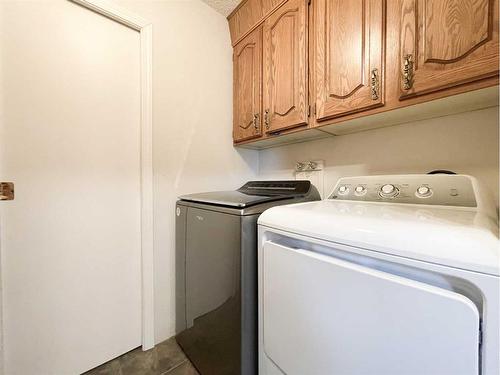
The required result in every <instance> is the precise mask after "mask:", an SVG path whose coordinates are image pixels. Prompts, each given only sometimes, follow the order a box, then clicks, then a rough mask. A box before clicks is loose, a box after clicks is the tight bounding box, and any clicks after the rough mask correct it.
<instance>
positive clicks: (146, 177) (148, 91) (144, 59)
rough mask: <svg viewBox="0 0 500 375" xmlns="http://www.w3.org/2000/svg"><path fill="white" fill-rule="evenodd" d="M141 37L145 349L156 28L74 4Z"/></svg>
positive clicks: (85, 2) (89, 4) (113, 11)
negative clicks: (154, 30)
mask: <svg viewBox="0 0 500 375" xmlns="http://www.w3.org/2000/svg"><path fill="white" fill-rule="evenodd" d="M70 1H72V2H74V3H77V4H80V5H81V6H83V7H85V8H87V9H90V10H92V11H94V12H96V13H99V14H102V15H103V16H106V17H108V18H109V19H111V20H113V21H116V22H119V23H121V24H123V25H125V26H128V27H130V28H131V29H134V30H136V31H138V32H139V33H140V36H141V52H140V53H141V263H142V264H141V267H142V349H143V350H148V349H151V348H152V347H154V345H155V335H154V278H153V277H154V274H153V271H154V267H153V265H154V260H153V246H154V242H153V83H152V77H153V64H152V63H153V25H152V23H151V22H148V21H146V20H144V19H142V18H141V17H139V16H137V15H135V14H133V13H130V12H129V11H128V10H126V9H124V8H122V7H120V6H118V5H116V4H113V3H110V2H107V1H103V0H70Z"/></svg>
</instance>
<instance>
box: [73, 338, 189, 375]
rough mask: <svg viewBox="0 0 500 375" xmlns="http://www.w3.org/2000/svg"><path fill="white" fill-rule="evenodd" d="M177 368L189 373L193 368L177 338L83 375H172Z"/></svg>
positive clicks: (138, 351)
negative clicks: (172, 371)
mask: <svg viewBox="0 0 500 375" xmlns="http://www.w3.org/2000/svg"><path fill="white" fill-rule="evenodd" d="M188 365H189V366H188ZM176 368H180V370H179V371H189V369H190V368H192V366H191V364H190V363H189V360H188V359H187V358H186V355H185V354H184V352H183V351H182V349H181V348H180V347H179V345H177V342H176V341H175V338H171V339H168V340H166V341H163V342H162V343H160V344H158V345H156V346H155V347H154V348H153V349H151V350H148V351H145V352H144V351H142V349H141V348H137V349H134V350H132V351H130V352H128V353H125V354H123V355H122V356H120V357H118V358H115V359H113V360H112V361H109V362H107V363H105V364H103V365H101V366H99V367H96V368H95V369H93V370H90V371H88V372H86V373H85V374H83V375H161V374H165V373H167V372H168V373H169V374H170V370H173V369H176ZM193 369H194V368H193ZM179 374H184V372H180V373H179ZM185 374H189V375H191V374H197V373H196V372H186V373H185Z"/></svg>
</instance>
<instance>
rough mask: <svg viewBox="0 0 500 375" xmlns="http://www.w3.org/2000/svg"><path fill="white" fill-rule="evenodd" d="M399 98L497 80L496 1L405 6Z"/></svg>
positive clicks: (440, 0) (407, 2)
mask: <svg viewBox="0 0 500 375" xmlns="http://www.w3.org/2000/svg"><path fill="white" fill-rule="evenodd" d="M400 48H401V50H400V59H401V62H400V63H401V69H402V77H401V83H400V87H401V98H402V99H404V98H407V97H412V96H415V95H420V94H426V93H430V92H434V91H438V90H443V89H446V88H449V87H452V86H456V85H459V84H463V83H468V82H473V81H476V80H479V79H482V78H487V77H492V76H495V75H498V56H499V55H498V0H403V1H402V8H401V47H400Z"/></svg>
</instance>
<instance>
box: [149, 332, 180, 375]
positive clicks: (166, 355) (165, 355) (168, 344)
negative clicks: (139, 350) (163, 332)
mask: <svg viewBox="0 0 500 375" xmlns="http://www.w3.org/2000/svg"><path fill="white" fill-rule="evenodd" d="M155 350H156V353H157V356H158V370H160V371H161V372H165V371H168V370H170V369H172V368H174V367H176V366H178V365H179V364H180V363H182V362H184V361H186V359H187V358H186V356H185V354H184V352H183V351H182V349H181V348H180V347H179V345H177V342H176V341H175V338H170V339H168V340H166V341H163V342H162V343H160V344H158V345H156V347H155Z"/></svg>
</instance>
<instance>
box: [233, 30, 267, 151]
mask: <svg viewBox="0 0 500 375" xmlns="http://www.w3.org/2000/svg"><path fill="white" fill-rule="evenodd" d="M233 74H234V78H233V85H234V86H233V95H234V98H233V140H234V141H235V142H238V141H243V140H246V139H250V138H256V137H259V136H260V135H261V134H262V127H261V118H262V116H261V103H262V100H261V91H262V29H261V28H257V29H256V30H254V31H253V32H252V33H251V34H249V35H248V36H247V37H246V38H245V39H243V40H242V41H241V42H240V43H238V45H237V46H236V47H235V48H234V55H233Z"/></svg>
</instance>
